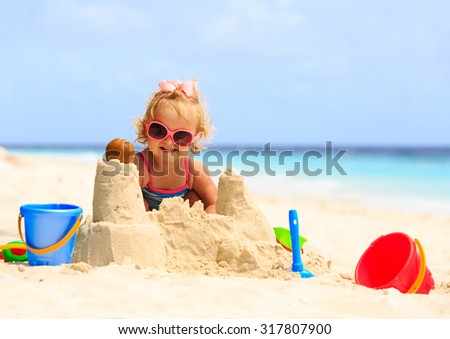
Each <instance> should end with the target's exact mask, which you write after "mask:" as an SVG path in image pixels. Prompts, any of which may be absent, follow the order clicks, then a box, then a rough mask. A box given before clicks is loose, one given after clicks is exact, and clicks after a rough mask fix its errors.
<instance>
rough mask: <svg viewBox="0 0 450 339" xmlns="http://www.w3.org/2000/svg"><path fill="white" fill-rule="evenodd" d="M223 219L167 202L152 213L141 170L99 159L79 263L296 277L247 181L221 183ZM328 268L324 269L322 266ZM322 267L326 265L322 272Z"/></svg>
mask: <svg viewBox="0 0 450 339" xmlns="http://www.w3.org/2000/svg"><path fill="white" fill-rule="evenodd" d="M218 190H219V196H218V201H217V205H216V207H217V212H218V214H216V215H211V214H207V213H206V212H204V209H203V205H202V203H201V202H197V203H195V204H194V206H193V207H192V208H191V207H189V203H188V202H187V201H184V200H183V199H182V198H171V199H165V200H164V201H163V202H162V204H161V206H160V210H158V211H152V212H146V211H145V207H144V204H143V200H142V192H141V189H140V187H139V184H138V172H137V168H136V166H135V165H134V164H124V163H120V162H119V161H118V160H110V161H103V160H102V159H99V160H98V163H97V172H96V177H95V184H94V199H93V215H92V217H90V216H89V217H87V218H86V222H85V223H84V224H83V225H82V226H81V227H80V230H79V232H78V235H77V241H76V245H75V250H74V255H73V262H86V263H88V264H90V265H91V266H105V265H108V264H110V263H116V264H129V263H134V264H136V265H139V266H142V267H154V268H159V269H166V270H168V271H183V272H189V271H193V272H201V273H204V274H211V273H217V274H219V275H229V274H242V273H244V274H245V275H251V276H260V277H283V278H286V277H289V276H292V273H291V272H290V264H291V255H290V253H289V252H287V251H285V250H283V249H282V248H281V246H280V245H278V244H277V243H276V239H275V236H274V233H273V229H272V227H273V226H271V225H269V223H268V222H267V220H266V218H265V217H264V215H263V214H262V213H261V212H260V210H259V209H258V208H257V206H256V205H255V203H254V202H253V199H252V196H251V194H250V192H249V191H248V189H247V188H246V186H245V184H244V180H243V177H242V176H240V175H237V174H235V173H233V172H232V171H231V170H226V171H225V172H224V173H223V174H222V175H221V177H220V178H219V185H218ZM320 265H322V263H320ZM320 265H319V266H320Z"/></svg>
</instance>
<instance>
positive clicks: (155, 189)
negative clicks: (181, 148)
mask: <svg viewBox="0 0 450 339" xmlns="http://www.w3.org/2000/svg"><path fill="white" fill-rule="evenodd" d="M136 154H137V155H138V156H139V158H141V159H142V160H143V161H144V165H145V167H146V168H147V171H148V174H149V177H148V183H147V187H148V188H149V189H151V190H152V191H157V192H161V193H162V192H173V193H174V192H177V191H179V190H183V189H185V188H189V157H185V158H184V169H185V172H186V182H185V184H184V185H183V186H182V187H180V188H177V189H174V190H165V189H161V188H156V187H152V186H151V185H150V184H151V181H152V174H151V171H150V166H149V164H148V161H147V159H146V158H145V156H144V154H143V153H142V152H138V153H136Z"/></svg>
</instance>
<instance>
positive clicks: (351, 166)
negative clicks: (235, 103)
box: [6, 145, 450, 215]
mask: <svg viewBox="0 0 450 339" xmlns="http://www.w3.org/2000/svg"><path fill="white" fill-rule="evenodd" d="M6 149H7V150H8V151H10V152H11V153H13V154H22V155H29V156H41V155H47V156H55V157H60V158H72V159H77V160H79V161H83V162H86V163H92V164H95V162H96V161H97V159H98V158H99V157H101V156H102V155H103V152H104V148H103V147H96V146H89V147H82V146H73V147H51V146H48V147H17V146H16V147H6ZM195 157H196V158H197V159H199V160H200V161H202V162H203V163H204V164H205V165H206V166H207V168H208V169H209V171H210V172H211V174H212V175H213V178H214V180H217V179H218V176H219V174H220V173H221V172H222V171H223V169H225V168H226V167H231V168H233V170H234V171H235V172H237V173H239V174H242V175H244V176H245V177H246V182H247V183H248V185H249V187H250V189H251V190H254V191H256V192H257V193H265V194H267V195H275V196H277V195H279V196H291V195H296V194H298V193H307V194H313V195H318V196H321V195H326V196H330V195H332V196H339V197H343V198H353V199H358V200H364V201H370V202H371V203H379V204H384V205H386V206H392V205H395V206H398V207H402V208H407V209H413V210H423V211H430V212H438V213H443V214H446V215H450V147H449V148H446V147H441V148H413V147H403V148H398V147H397V148H394V147H364V148H363V147H335V146H333V149H332V150H331V149H328V150H326V148H325V147H322V148H320V147H319V148H318V147H316V148H315V147H271V146H270V145H269V146H268V145H261V146H259V147H250V146H249V147H231V146H230V147H214V146H210V147H209V148H208V150H206V151H203V152H202V153H201V154H200V155H196V156H195ZM333 159H334V160H333Z"/></svg>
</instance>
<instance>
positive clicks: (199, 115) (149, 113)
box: [134, 88, 213, 153]
mask: <svg viewBox="0 0 450 339" xmlns="http://www.w3.org/2000/svg"><path fill="white" fill-rule="evenodd" d="M164 104H170V105H171V106H172V107H173V108H174V109H175V111H176V112H177V113H178V114H179V115H180V116H181V117H183V118H184V119H186V120H190V121H191V120H192V119H194V120H195V122H196V133H195V135H196V136H195V139H194V142H193V143H192V144H191V145H190V149H189V150H190V151H191V152H192V153H199V152H200V151H201V150H202V149H204V148H205V147H206V146H205V144H206V143H207V142H208V141H209V138H210V137H211V135H212V129H213V127H212V122H211V118H210V117H209V115H208V114H207V107H206V102H205V99H204V97H203V95H202V94H201V93H200V92H199V91H198V90H197V89H196V88H195V93H194V95H191V96H187V95H186V94H185V93H184V91H183V90H181V89H175V90H173V91H170V92H166V91H162V90H158V91H155V92H153V94H152V95H151V96H150V98H149V99H148V100H147V101H146V111H145V114H144V116H143V117H142V118H138V119H136V121H135V122H134V126H135V129H136V134H137V137H136V140H135V141H137V142H139V143H141V144H143V145H146V144H147V131H146V129H145V126H146V124H147V123H148V122H150V121H152V120H153V119H154V118H155V114H156V112H157V111H158V109H159V107H161V105H164Z"/></svg>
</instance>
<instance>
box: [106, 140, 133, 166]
mask: <svg viewBox="0 0 450 339" xmlns="http://www.w3.org/2000/svg"><path fill="white" fill-rule="evenodd" d="M105 157H106V160H107V161H109V160H111V159H119V161H120V162H123V163H125V164H128V163H132V162H133V161H134V146H133V144H132V143H131V142H129V141H127V140H125V139H122V138H116V139H113V140H111V141H110V142H109V143H108V145H107V146H106V151H105Z"/></svg>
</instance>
